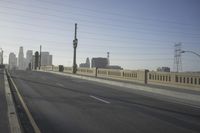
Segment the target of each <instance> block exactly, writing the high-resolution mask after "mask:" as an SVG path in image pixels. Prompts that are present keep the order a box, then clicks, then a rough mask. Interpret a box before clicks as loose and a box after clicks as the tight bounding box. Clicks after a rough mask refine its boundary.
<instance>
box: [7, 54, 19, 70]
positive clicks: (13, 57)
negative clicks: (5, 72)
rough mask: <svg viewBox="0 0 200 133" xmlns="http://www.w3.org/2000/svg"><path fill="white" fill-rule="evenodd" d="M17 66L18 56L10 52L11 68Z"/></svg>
mask: <svg viewBox="0 0 200 133" xmlns="http://www.w3.org/2000/svg"><path fill="white" fill-rule="evenodd" d="M16 67H17V57H16V55H15V54H14V53H10V54H9V69H16Z"/></svg>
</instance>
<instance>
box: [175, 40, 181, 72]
mask: <svg viewBox="0 0 200 133" xmlns="http://www.w3.org/2000/svg"><path fill="white" fill-rule="evenodd" d="M181 45H182V44H181V43H177V44H175V45H174V48H175V49H174V70H175V71H176V72H180V71H182V59H181V52H182V50H181Z"/></svg>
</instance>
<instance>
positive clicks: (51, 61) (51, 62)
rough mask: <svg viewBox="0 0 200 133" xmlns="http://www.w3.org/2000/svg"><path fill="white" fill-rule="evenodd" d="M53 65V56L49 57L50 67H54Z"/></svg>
mask: <svg viewBox="0 0 200 133" xmlns="http://www.w3.org/2000/svg"><path fill="white" fill-rule="evenodd" d="M52 64H53V55H49V63H48V65H52Z"/></svg>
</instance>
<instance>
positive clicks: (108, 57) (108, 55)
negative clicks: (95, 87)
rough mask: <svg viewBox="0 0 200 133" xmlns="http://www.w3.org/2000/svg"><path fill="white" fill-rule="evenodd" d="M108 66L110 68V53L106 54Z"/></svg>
mask: <svg viewBox="0 0 200 133" xmlns="http://www.w3.org/2000/svg"><path fill="white" fill-rule="evenodd" d="M107 60H108V66H110V52H107Z"/></svg>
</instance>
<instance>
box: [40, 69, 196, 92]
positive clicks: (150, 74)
mask: <svg viewBox="0 0 200 133" xmlns="http://www.w3.org/2000/svg"><path fill="white" fill-rule="evenodd" d="M41 69H42V70H44V71H55V72H58V71H59V67H58V66H42V67H41ZM63 72H65V73H72V67H64V70H63ZM77 74H80V75H87V76H93V77H100V78H108V79H114V80H120V81H129V82H137V83H142V84H152V85H161V86H170V87H177V88H187V89H188V88H189V89H192V90H199V91H200V74H198V73H175V72H155V71H148V70H115V69H102V68H78V69H77Z"/></svg>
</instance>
